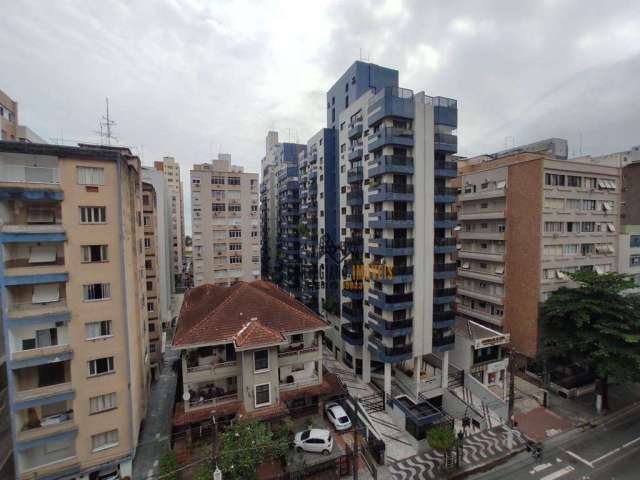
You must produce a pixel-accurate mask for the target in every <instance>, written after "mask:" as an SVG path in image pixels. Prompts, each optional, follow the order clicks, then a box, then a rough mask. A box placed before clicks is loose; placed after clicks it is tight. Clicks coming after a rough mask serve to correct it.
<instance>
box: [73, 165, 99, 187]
mask: <svg viewBox="0 0 640 480" xmlns="http://www.w3.org/2000/svg"><path fill="white" fill-rule="evenodd" d="M76 172H77V174H78V185H104V168H96V167H77V169H76Z"/></svg>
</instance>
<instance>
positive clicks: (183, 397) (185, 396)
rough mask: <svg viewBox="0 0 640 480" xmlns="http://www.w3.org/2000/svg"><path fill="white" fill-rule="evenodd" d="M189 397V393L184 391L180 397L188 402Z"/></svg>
mask: <svg viewBox="0 0 640 480" xmlns="http://www.w3.org/2000/svg"><path fill="white" fill-rule="evenodd" d="M190 398H191V394H190V393H189V392H184V393H183V394H182V399H183V400H184V401H185V402H188V401H189V399H190Z"/></svg>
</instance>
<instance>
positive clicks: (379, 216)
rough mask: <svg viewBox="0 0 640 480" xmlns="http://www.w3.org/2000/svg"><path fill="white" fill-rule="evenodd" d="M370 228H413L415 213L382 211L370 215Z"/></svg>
mask: <svg viewBox="0 0 640 480" xmlns="http://www.w3.org/2000/svg"><path fill="white" fill-rule="evenodd" d="M369 217H370V218H371V219H370V220H369V227H370V228H388V229H394V228H413V212H411V211H407V212H404V211H393V212H390V211H380V212H373V213H370V214H369Z"/></svg>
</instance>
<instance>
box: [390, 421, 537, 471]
mask: <svg viewBox="0 0 640 480" xmlns="http://www.w3.org/2000/svg"><path fill="white" fill-rule="evenodd" d="M525 442H526V441H525V440H524V439H523V438H522V437H521V436H520V435H518V434H517V435H516V436H515V438H514V442H513V445H514V448H515V447H519V446H521V445H522V444H524V443H525ZM508 450H509V448H508V446H507V434H506V432H504V430H502V429H500V428H496V429H493V430H485V431H483V432H480V433H477V434H475V435H473V436H470V437H467V438H465V439H464V442H463V453H462V461H463V464H464V465H466V466H468V465H472V464H481V463H484V462H486V461H489V460H491V459H492V458H496V457H499V456H502V455H504V454H505V453H507V451H508ZM441 462H442V456H441V455H440V454H439V453H437V452H435V451H433V450H430V451H428V452H425V453H422V454H419V455H415V456H413V457H410V458H406V459H404V460H401V461H399V462H395V463H392V464H391V465H389V471H390V472H391V474H392V475H393V478H394V480H409V479H414V478H419V479H432V478H437V476H438V475H437V474H438V467H439V465H440V464H441Z"/></svg>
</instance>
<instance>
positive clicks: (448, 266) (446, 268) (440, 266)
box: [433, 262, 457, 272]
mask: <svg viewBox="0 0 640 480" xmlns="http://www.w3.org/2000/svg"><path fill="white" fill-rule="evenodd" d="M456 268H457V266H456V264H455V263H452V262H451V263H435V264H434V265H433V271H434V272H455V271H456Z"/></svg>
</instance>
